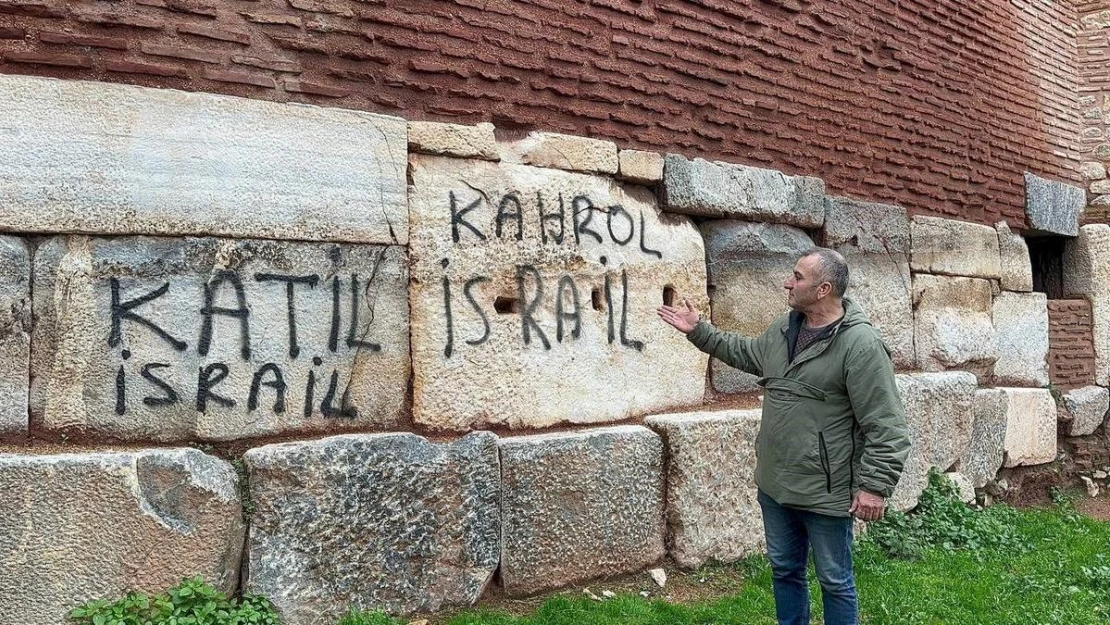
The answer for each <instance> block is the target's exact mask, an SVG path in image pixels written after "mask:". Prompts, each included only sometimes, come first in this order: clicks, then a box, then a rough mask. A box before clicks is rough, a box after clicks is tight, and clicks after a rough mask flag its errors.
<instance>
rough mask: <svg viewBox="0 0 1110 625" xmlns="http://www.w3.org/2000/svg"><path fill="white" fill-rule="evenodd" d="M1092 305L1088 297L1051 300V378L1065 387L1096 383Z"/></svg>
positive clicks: (1049, 335) (1049, 316)
mask: <svg viewBox="0 0 1110 625" xmlns="http://www.w3.org/2000/svg"><path fill="white" fill-rule="evenodd" d="M1091 320H1092V317H1091V304H1090V302H1088V301H1087V300H1085V299H1050V300H1048V379H1049V381H1050V382H1052V385H1053V386H1055V387H1057V388H1059V389H1061V390H1070V389H1073V388H1080V387H1083V386H1088V385H1091V384H1094V383H1095V349H1094V339H1093V338H1092V334H1091Z"/></svg>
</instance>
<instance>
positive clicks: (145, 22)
mask: <svg viewBox="0 0 1110 625" xmlns="http://www.w3.org/2000/svg"><path fill="white" fill-rule="evenodd" d="M73 12H74V17H75V18H76V19H77V21H79V22H86V23H90V24H102V25H104V26H121V27H131V28H145V29H148V30H157V29H161V28H163V27H164V26H165V22H163V21H162V20H160V19H155V18H152V17H145V16H142V15H128V14H126V13H122V12H120V11H112V10H109V11H100V10H96V9H90V8H85V7H82V6H81V5H78V6H76V7H74V9H73Z"/></svg>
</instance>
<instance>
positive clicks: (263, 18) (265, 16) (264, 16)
mask: <svg viewBox="0 0 1110 625" xmlns="http://www.w3.org/2000/svg"><path fill="white" fill-rule="evenodd" d="M239 15H242V16H243V17H244V18H246V20H247V21H248V22H254V23H255V24H272V25H278V26H297V27H298V28H299V27H300V26H302V25H303V24H304V22H303V21H301V18H299V17H296V16H293V15H285V14H282V13H261V12H258V11H239Z"/></svg>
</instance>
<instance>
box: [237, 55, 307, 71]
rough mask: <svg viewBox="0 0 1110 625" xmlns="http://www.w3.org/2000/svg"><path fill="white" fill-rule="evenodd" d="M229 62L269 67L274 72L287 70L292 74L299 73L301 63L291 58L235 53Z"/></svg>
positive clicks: (263, 67)
mask: <svg viewBox="0 0 1110 625" xmlns="http://www.w3.org/2000/svg"><path fill="white" fill-rule="evenodd" d="M231 62H232V63H236V64H238V65H248V66H250V67H257V68H260V69H269V70H273V71H275V72H288V73H293V74H299V73H300V72H301V64H300V63H298V62H297V61H295V60H293V59H279V58H261V57H256V56H244V55H240V54H235V55H232V57H231Z"/></svg>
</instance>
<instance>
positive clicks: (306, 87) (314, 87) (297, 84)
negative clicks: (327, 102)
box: [283, 78, 351, 98]
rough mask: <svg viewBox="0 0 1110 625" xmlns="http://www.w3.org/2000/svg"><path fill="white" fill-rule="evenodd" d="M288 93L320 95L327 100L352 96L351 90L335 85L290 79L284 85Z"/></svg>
mask: <svg viewBox="0 0 1110 625" xmlns="http://www.w3.org/2000/svg"><path fill="white" fill-rule="evenodd" d="M283 85H284V87H285V90H286V91H294V92H297V93H307V94H309V95H319V96H324V97H327V98H342V97H346V96H348V95H350V94H351V90H350V89H344V88H342V87H337V86H333V85H324V84H320V83H314V82H306V81H303V80H294V79H291V78H288V79H286V80H285V82H284V83H283Z"/></svg>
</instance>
